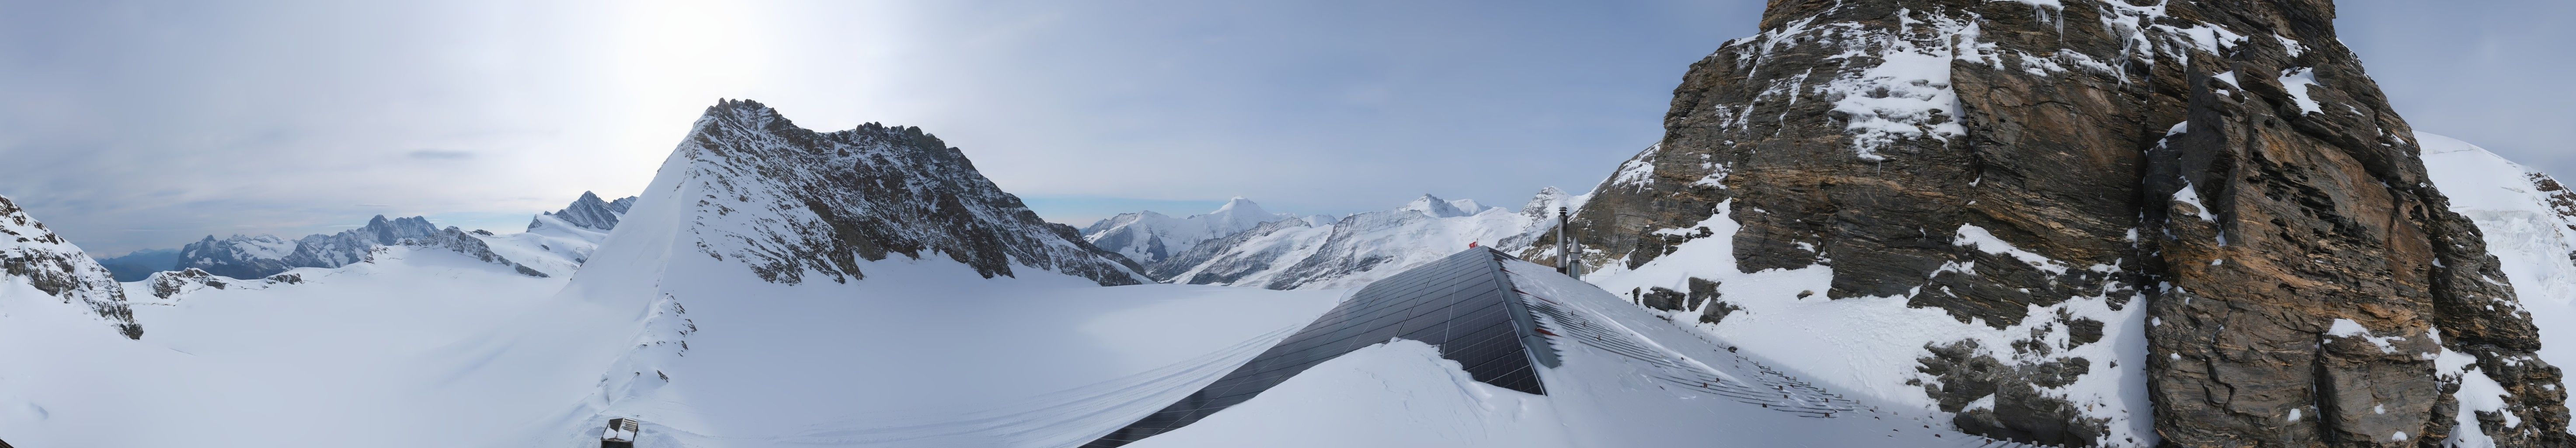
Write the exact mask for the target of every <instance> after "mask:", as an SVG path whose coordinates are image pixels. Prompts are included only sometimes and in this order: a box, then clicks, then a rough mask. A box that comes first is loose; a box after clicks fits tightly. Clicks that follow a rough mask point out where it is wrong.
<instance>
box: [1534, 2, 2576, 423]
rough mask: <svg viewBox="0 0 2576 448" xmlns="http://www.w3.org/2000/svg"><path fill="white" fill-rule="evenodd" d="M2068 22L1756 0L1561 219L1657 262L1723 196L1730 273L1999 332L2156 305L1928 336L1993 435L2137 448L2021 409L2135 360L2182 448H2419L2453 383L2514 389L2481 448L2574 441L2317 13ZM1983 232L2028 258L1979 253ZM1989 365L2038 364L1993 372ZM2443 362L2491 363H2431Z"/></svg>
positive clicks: (2480, 261)
mask: <svg viewBox="0 0 2576 448" xmlns="http://www.w3.org/2000/svg"><path fill="white" fill-rule="evenodd" d="M2060 3H2061V2H2057V1H2032V2H2021V1H1986V0H1874V1H1825V0H1773V1H1771V2H1770V8H1769V11H1768V12H1767V13H1766V15H1765V17H1764V18H1763V21H1762V24H1761V27H1762V29H1763V32H1762V34H1761V35H1758V36H1755V37H1751V38H1746V39H1739V40H1735V41H1731V42H1729V43H1727V44H1726V45H1725V46H1724V47H1723V48H1721V49H1719V50H1718V51H1717V52H1716V53H1714V54H1711V55H1710V56H1708V57H1707V58H1706V59H1704V60H1702V61H1700V62H1698V63H1696V64H1693V65H1692V67H1691V69H1690V72H1689V74H1688V75H1686V77H1685V78H1684V80H1683V83H1682V85H1681V86H1680V87H1678V88H1676V89H1675V90H1674V100H1673V104H1672V109H1671V111H1670V112H1669V113H1668V114H1667V115H1666V117H1665V128H1666V134H1665V136H1664V138H1663V140H1662V141H1661V142H1660V143H1659V144H1657V145H1656V146H1654V147H1652V148H1649V149H1648V150H1646V151H1645V152H1643V153H1640V154H1638V155H1637V156H1636V157H1635V158H1633V159H1631V160H1630V161H1629V162H1628V163H1627V164H1624V165H1623V166H1621V167H1620V169H1619V171H1618V172H1617V173H1615V174H1614V175H1613V176H1612V177H1611V178H1610V180H1609V181H1607V182H1605V183H1604V184H1603V185H1601V187H1600V188H1598V189H1596V190H1595V193H1594V197H1593V198H1592V199H1591V201H1590V202H1589V203H1588V204H1587V205H1586V206H1585V207H1584V208H1583V209H1582V210H1581V212H1580V213H1579V215H1578V216H1577V223H1576V225H1575V226H1573V228H1574V230H1575V231H1576V232H1577V234H1578V235H1581V236H1582V237H1583V238H1584V239H1583V240H1582V242H1583V243H1584V245H1585V246H1586V248H1587V251H1586V254H1587V256H1586V257H1585V258H1586V260H1587V261H1588V263H1589V264H1594V265H1614V266H1624V267H1628V268H1634V267H1637V266H1641V265H1644V264H1646V263H1648V262H1650V261H1652V260H1655V259H1656V258H1658V257H1661V256H1664V255H1666V254H1669V253H1670V251H1671V250H1673V248H1674V247H1676V246H1678V245H1680V244H1682V243H1684V242H1686V241H1688V240H1690V239H1692V238H1694V237H1697V236H1699V235H1695V234H1694V232H1690V231H1688V229H1690V228H1691V227H1694V226H1695V224H1696V223H1699V222H1701V221H1703V220H1706V219H1708V218H1710V217H1711V215H1712V213H1711V210H1713V209H1716V208H1718V207H1725V210H1723V211H1724V212H1725V213H1726V214H1728V215H1730V216H1731V217H1732V219H1733V220H1734V221H1735V222H1736V223H1737V224H1740V225H1741V226H1742V228H1741V231H1739V232H1737V233H1735V234H1734V235H1731V236H1730V235H1716V236H1717V237H1731V238H1732V242H1733V246H1732V247H1733V250H1734V251H1735V253H1734V256H1735V259H1736V261H1737V264H1738V266H1737V268H1738V269H1739V270H1741V271H1742V272H1746V273H1751V272H1756V271H1760V270H1765V269H1797V268H1804V267H1808V266H1812V265H1820V264H1821V265H1829V266H1831V268H1832V286H1831V288H1830V289H1828V290H1826V291H1822V293H1823V294H1824V295H1825V296H1826V297H1828V298H1833V299H1847V298H1855V297H1902V298H1904V299H1905V300H1906V301H1907V302H1908V303H1909V306H1912V307H1917V308H1937V309H1940V310H1943V311H1945V312H1947V313H1948V314H1950V315H1951V316H1953V317H1955V318H1957V319H1959V320H1960V321H1961V322H1970V321H1979V322H1984V323H1986V324H1987V325H1991V326H1993V327H1994V328H1997V329H2002V328H2006V327H2007V326H2014V325H2023V324H2024V322H2025V321H2027V320H2031V319H2051V318H2052V317H2053V316H2044V315H2043V316H2032V315H2028V314H2029V312H2028V310H2031V309H2034V307H2047V306H2051V305H2054V304H2057V303H2061V302H2065V301H2068V300H2074V299H2088V300H2104V301H2107V303H2109V304H2110V306H2111V307H2113V308H2114V309H2120V308H2123V307H2127V306H2141V305H2142V304H2140V303H2137V302H2138V301H2139V300H2140V299H2143V301H2144V302H2145V303H2144V304H2143V305H2144V306H2147V307H2149V308H2148V315H2149V316H2150V317H2151V318H2152V319H2153V320H2154V321H2155V322H2157V323H2156V324H2153V325H2150V326H2149V327H2148V329H2147V331H2146V336H2145V337H2146V338H2147V344H2148V346H2149V347H2150V351H2149V353H2148V359H2143V360H2110V359H2083V358H2066V357H2055V356H2052V355H2049V354H2048V353H2050V352H2049V351H2048V350H2049V347H2048V346H2047V345H2044V344H2043V345H2034V346H2020V347H2014V348H2009V349H2006V348H2000V347H1984V348H1982V349H1976V348H1975V347H1970V346H1953V345H1938V344H1936V345H1935V346H1930V347H1926V349H1927V351H1928V352H1929V353H1931V354H1930V355H1928V356H1926V357H1925V359H1924V360H1923V364H1922V366H1921V370H1922V371H1923V372H1924V373H1925V374H1926V375H1927V377H1929V378H1932V380H1931V381H1929V382H1927V383H1926V384H1924V386H1925V388H1926V391H1927V394H1930V395H1931V396H1932V398H1934V399H1935V400H1936V401H1939V402H1941V403H1942V406H1941V407H1942V408H1943V410H1944V411H1950V412H1956V413H1957V414H1956V415H1957V417H1958V418H1957V419H1956V420H1955V421H1956V423H1957V424H1958V426H1960V428H1962V429H1964V430H1968V431H1971V432H1974V433H1978V434H1983V435H1988V436H1993V437H1998V438H2006V439H2013V440H2019V441H2024V442H2035V443H2048V444H2068V445H2135V444H2142V443H2146V442H2145V441H2141V440H2134V439H2133V440H2116V439H2111V438H2106V437H2100V435H2101V434H2103V432H2102V431H2100V428H2102V427H2104V426H2103V425H2105V424H2107V423H2106V422H2104V421H2098V420H2094V419H2088V418H2085V417H2082V416H2080V415H2077V414H2074V413H2070V412H2067V411H2068V406H2067V404H2066V403H2062V402H2058V401H2055V399H2054V398H2051V397H2050V396H2048V394H2040V393H2029V391H2024V390H2016V389H2015V388H2028V387H2030V385H2034V384H2040V385H2044V384H2049V383H2051V382H2053V381H2058V380H2059V379H2062V378H2066V377H2067V372H2068V371H2070V370H2071V369H2078V368H2079V367H2078V366H2090V367H2082V368H2099V367H2101V366H2103V365H2105V364H2110V363H2117V362H2143V363H2145V366H2146V368H2147V374H2148V376H2149V381H2148V384H2147V386H2146V387H2148V388H2149V392H2150V393H2149V396H2150V400H2151V401H2152V402H2153V404H2154V408H2155V412H2156V419H2155V422H2154V425H2155V429H2156V432H2157V433H2159V434H2160V435H2161V436H2162V437H2163V442H2164V443H2166V444H2169V445H2174V446H2249V447H2250V446H2263V447H2276V446H2278V447H2291V446H2296V447H2306V446H2434V445H2438V444H2440V443H2443V441H2445V440H2448V439H2449V438H2452V437H2455V436H2457V435H2456V434H2451V431H2452V429H2453V427H2454V426H2455V425H2454V424H2453V422H2452V420H2451V418H2452V415H2454V414H2453V413H2454V412H2458V410H2457V409H2458V407H2459V405H2458V403H2457V402H2456V400H2454V399H2452V398H2451V396H2450V394H2452V393H2455V392H2456V391H2458V390H2459V388H2460V385H2461V383H2462V381H2466V380H2470V379H2464V378H2463V375H2482V376H2483V377H2484V378H2482V379H2476V380H2492V381H2494V382H2495V383H2498V384H2501V385H2502V387H2503V388H2504V389H2505V390H2506V391H2508V392H2509V393H2511V394H2512V395H2511V396H2512V397H2515V398H2514V399H2513V402H2512V403H2511V404H2510V406H2508V409H2505V410H2504V411H2505V412H2510V413H2512V414H2513V415H2515V416H2518V418H2519V419H2520V420H2521V421H2520V424H2519V425H2518V426H2514V427H2506V426H2505V425H2503V424H2501V423H2496V424H2488V425H2484V426H2483V427H2482V428H2480V429H2478V430H2479V431H2481V432H2484V433H2486V434H2487V435H2488V436H2491V437H2493V438H2495V439H2496V440H2497V441H2498V442H2499V444H2501V445H2503V446H2565V445H2567V444H2568V443H2571V440H2570V439H2569V438H2568V435H2567V433H2566V432H2565V428H2566V427H2567V421H2568V420H2567V419H2568V414H2567V411H2566V408H2565V407H2564V406H2563V405H2562V404H2561V402H2562V401H2563V398H2564V393H2563V392H2562V389H2561V387H2560V385H2559V381H2560V379H2559V371H2558V369H2557V368H2555V367H2551V366H2548V365H2546V364H2545V363H2542V362H2540V361H2539V360H2538V359H2537V358H2536V357H2534V356H2533V353H2534V352H2535V351H2536V350H2537V349H2538V348H2539V342H2538V338H2537V335H2536V333H2535V331H2534V329H2533V327H2532V325H2531V323H2530V319H2529V317H2528V316H2527V315H2526V314H2523V313H2522V311H2520V307H2519V306H2516V305H2515V300H2516V299H2515V296H2514V293H2513V291H2512V290H2511V289H2510V287H2509V286H2507V285H2504V284H2502V283H2500V282H2499V281H2496V280H2495V279H2502V278H2503V277H2504V275H2503V274H2502V273H2501V272H2498V270H2497V262H2496V261H2494V259H2493V258H2491V257H2489V256H2487V255H2486V251H2485V248H2484V247H2483V243H2482V242H2481V240H2480V238H2479V235H2478V233H2477V230H2476V228H2475V227H2473V226H2472V225H2471V224H2470V223H2469V221H2468V220H2466V219H2464V218H2461V217H2460V216H2459V215H2457V214H2454V213H2452V212H2450V211H2448V210H2449V209H2448V207H2446V203H2447V199H2445V198H2444V197H2443V195H2442V193H2441V192H2439V191H2435V190H2434V189H2433V188H2431V186H2430V185H2429V183H2427V181H2426V180H2425V174H2424V168H2423V166H2422V163H2421V161H2420V160H2418V159H2417V158H2416V157H2417V156H2416V154H2417V149H2416V143H2415V142H2413V141H2410V140H2409V139H2408V138H2406V137H2405V136H2408V135H2412V134H2411V132H2410V131H2409V128H2408V127H2407V125H2406V123H2405V121H2404V120H2403V119H2401V118H2399V117H2398V115H2397V114H2396V113H2394V111H2392V110H2391V109H2390V107H2389V105H2388V104H2387V100H2386V99H2385V97H2384V96H2383V95H2382V94H2381V93H2380V92H2379V90H2378V88H2377V86H2376V85H2375V84H2374V82H2373V81H2372V80H2371V79H2370V78H2369V77H2368V76H2366V75H2364V74H2363V72H2362V68H2361V65H2360V63H2359V61H2358V60H2357V59H2356V58H2355V57H2354V55H2353V54H2352V53H2351V51H2350V50H2348V49H2346V48H2344V47H2343V45H2342V44H2340V43H2339V42H2338V41H2337V40H2336V39H2335V31H2334V28H2333V17H2334V10H2333V5H2332V4H2330V3H2329V2H2327V1H2324V0H2281V1H2250V0H2199V1H2187V0H2174V1H2169V2H2160V4H2158V5H2152V6H2137V5H2133V4H2131V3H2129V2H2126V1H2123V0H2066V1H2064V2H2062V5H2061V4H2060ZM2186 123H2187V124H2186ZM1989 239H1991V240H1998V241H2000V242H2001V243H1999V244H2008V245H2010V246H2011V247H2013V248H2014V249H2013V250H1995V249H1992V248H1987V247H1985V246H1982V245H1980V244H1972V243H1974V242H1978V241H1987V240H1989ZM1553 244H1555V242H1554V241H1543V242H1542V245H1553ZM1533 250H1545V249H1544V248H1541V249H1533ZM2022 254H2028V256H2027V257H2024V256H2022ZM2085 266H2093V267H2094V268H2092V269H2084V268H2081V267H2085ZM2070 267H2073V268H2074V269H2069V268H2070ZM1680 280H1682V279H1672V282H1671V284H1679V283H1680ZM1666 293H1668V294H1666ZM1659 294H1666V295H1659V296H1657V298H1656V302H1655V304H1657V305H1676V304H1677V303H1674V302H1677V301H1680V300H1683V299H1684V298H1686V297H1687V296H1686V294H1685V293H1682V292H1679V291H1665V292H1661V293H1659ZM1638 295H1639V296H1640V297H1641V299H1642V296H1644V295H1645V294H1644V291H1639V294H1638ZM1718 320H1719V319H1708V321H1712V322H1714V321H1718ZM2345 321H2349V322H2350V323H2352V324H2357V325H2358V326H2359V328H2362V329H2364V330H2365V331H2362V332H2359V333H2356V332H2354V331H2350V330H2349V329H2348V328H2347V329H2346V330H2345V331H2337V328H2339V327H2338V324H2341V323H2344V322H2345ZM1718 325H1724V324H1723V323H1719V324H1718ZM2052 326H2053V327H2056V328H2062V329H2063V330H2062V331H2069V332H2075V333H2081V332H2083V331H2084V329H2085V328H2087V327H2089V328H2090V329H2091V332H2092V335H2091V336H2090V339H2092V341H2087V342H2085V343H2102V342H2099V341H2101V339H2102V338H2103V337H2104V336H2102V335H2101V331H2102V327H2101V325H2100V322H2099V321H2093V322H2092V323H2090V324H2084V323H2083V322H2082V321H2080V320H2072V319H2070V320H2066V321H2065V322H2062V323H2054V324H2053V325H2052ZM2052 331H2057V330H2052ZM2076 339H2078V340H2081V339H2085V338H2076ZM2033 342H2036V340H2034V341H2033ZM2016 345H2022V344H2019V343H2017V344H2016ZM2383 347H2385V348H2383ZM2063 348H2064V347H2058V349H2061V350H2062V349H2063ZM2004 350H2011V351H2012V352H2011V353H2020V354H2021V355H2018V356H2012V357H2009V358H1997V357H1995V356H1992V355H1985V354H1981V353H1998V352H2002V351H2004ZM2442 356H2469V357H2474V358H2475V362H2474V365H2475V368H2473V369H2470V370H2466V371H2464V372H2463V371H2437V366H2436V362H2435V359H2436V358H2438V357H2442ZM1985 396H1992V397H1994V399H1995V403H1994V405H1993V407H1992V408H1991V409H1987V408H1978V409H1974V410H1971V409H1969V408H1967V407H1965V406H1964V403H1959V401H1960V400H1962V399H1963V398H1962V397H1965V399H1974V398H1977V397H1985ZM2479 418H2481V419H2489V420H2495V421H2499V422H2500V421H2501V419H2498V418H2495V417H2494V416H2491V415H2488V414H2480V415H2479Z"/></svg>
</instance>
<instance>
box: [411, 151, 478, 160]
mask: <svg viewBox="0 0 2576 448" xmlns="http://www.w3.org/2000/svg"><path fill="white" fill-rule="evenodd" d="M403 155H405V156H409V157H411V158H414V159H427V160H464V159H471V158H474V153H471V152H465V151H457V150H449V149H422V150H415V151H412V152H410V153H406V154H403Z"/></svg>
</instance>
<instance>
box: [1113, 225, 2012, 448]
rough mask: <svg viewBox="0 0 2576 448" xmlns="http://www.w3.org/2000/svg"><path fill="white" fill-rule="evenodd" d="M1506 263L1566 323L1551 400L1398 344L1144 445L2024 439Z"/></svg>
mask: <svg viewBox="0 0 2576 448" xmlns="http://www.w3.org/2000/svg"><path fill="white" fill-rule="evenodd" d="M1505 270H1506V271H1507V272H1508V273H1509V274H1510V276H1511V281H1512V283H1513V286H1514V288H1515V289H1517V290H1518V291H1520V292H1521V293H1522V298H1523V300H1524V301H1525V302H1526V303H1530V304H1531V305H1532V306H1534V307H1538V308H1542V309H1547V310H1550V311H1546V312H1543V313H1541V316H1542V318H1541V326H1542V327H1543V328H1553V329H1555V330H1553V331H1554V332H1556V333H1557V335H1554V336H1551V337H1550V341H1551V342H1552V344H1553V345H1554V348H1555V350H1557V351H1558V353H1559V356H1560V359H1561V360H1562V363H1561V365H1560V366H1559V367H1555V368H1546V367H1541V371H1540V377H1541V378H1542V381H1544V382H1545V384H1546V390H1547V391H1548V393H1547V395H1531V394H1526V393H1521V392H1516V391H1512V390H1509V389H1504V388H1500V387H1495V386H1493V385H1489V384H1485V383H1482V382H1477V381H1475V380H1473V379H1471V378H1470V377H1469V375H1468V374H1467V373H1466V372H1465V371H1464V370H1462V369H1460V367H1459V365H1458V363H1457V362H1456V361H1450V360H1447V359H1444V358H1441V357H1440V354H1439V353H1438V352H1437V348H1435V347H1432V346H1430V345H1426V344H1423V343H1420V342H1415V341H1408V340H1401V339H1398V340H1392V341H1389V342H1387V343H1384V344H1379V345H1375V346H1371V347H1368V348H1364V349H1360V350H1358V351H1354V352H1351V353H1349V354H1345V355H1342V356H1341V357H1339V358H1335V359H1333V360H1331V361H1326V362H1324V363H1323V364H1321V365H1317V366H1316V367H1315V368H1313V369H1309V370H1307V371H1305V373H1302V374H1299V375H1298V376H1296V377H1294V378H1290V379H1289V380H1288V381H1287V382H1285V383H1282V384H1280V385H1279V386H1277V387H1274V388H1272V389H1270V390H1269V391H1266V392H1263V393H1262V394H1261V395H1259V396H1256V397H1254V398H1253V399H1252V400H1250V401H1247V402H1244V403H1243V404H1239V405H1236V406H1234V407H1231V408H1227V409H1226V410H1225V411H1222V412H1218V413H1217V414H1215V415H1213V416H1210V417H1208V418H1207V419H1205V420H1200V421H1199V422H1198V423H1196V424H1192V425H1190V426H1188V427H1183V428H1181V429H1180V430H1177V431H1173V432H1170V433H1165V434H1163V435H1159V436H1155V437H1152V438H1148V439H1145V440H1143V441H1140V442H1137V443H1135V444H1133V445H1129V446H1131V447H1139V448H1176V447H1206V446H1224V447H1311V446H1336V447H1603V448H1610V447H1640V446H1817V447H1861V446H1869V447H1972V446H2016V445H2010V444H2003V443H2001V442H1997V441H1994V440H1990V439H1985V438H1981V437H1976V436H1970V435H1966V434H1962V433H1958V432H1955V431H1951V430H1949V429H1947V428H1948V425H1947V424H1946V420H1944V417H1937V416H1933V415H1931V413H1929V412H1913V411H1907V410H1880V409H1878V408H1877V407H1875V406H1870V405H1868V404H1867V403H1866V402H1857V403H1856V402H1853V401H1850V400H1847V399H1843V398H1842V397H1840V396H1838V395H1835V394H1833V393H1831V392H1828V391H1825V390H1821V389H1817V388H1814V387H1810V386H1808V385H1806V384H1805V383H1803V382H1800V381H1799V380H1797V379H1796V378H1795V377H1794V373H1791V371H1788V370H1785V369H1777V368H1774V367H1771V365H1772V364H1769V363H1766V362H1764V361H1761V360H1759V359H1757V358H1755V357H1751V356H1746V355H1741V354H1736V353H1730V352H1729V351H1728V350H1727V349H1726V348H1725V345H1724V343H1723V342H1722V340H1718V339H1710V338H1704V337H1702V336H1698V335H1693V334H1690V333H1688V332H1686V331H1684V330H1681V329H1679V328H1676V327H1674V326H1672V325H1671V324H1669V323H1665V322H1663V321H1662V319H1661V318H1659V317H1656V316H1654V315H1651V314H1649V313H1648V312H1647V311H1646V310H1645V309H1643V308H1640V307H1638V306H1636V305H1633V304H1629V303H1627V302H1626V301H1625V300H1622V299H1620V298H1618V297H1616V296H1613V295H1611V294H1609V293H1607V292H1603V291H1601V290H1600V289H1598V288H1595V287H1593V286H1591V285H1588V284H1584V283H1583V282H1580V281H1577V280H1574V279H1572V278H1568V277H1564V276H1562V275H1557V274H1555V273H1554V272H1553V271H1551V270H1550V269H1549V268H1547V267H1545V266H1539V265H1536V264H1530V263H1527V262H1520V261H1508V262H1506V264H1505ZM1595 341H1598V342H1595ZM1703 385H1705V386H1703ZM1818 410H1821V411H1822V412H1818ZM1825 415H1830V417H1825Z"/></svg>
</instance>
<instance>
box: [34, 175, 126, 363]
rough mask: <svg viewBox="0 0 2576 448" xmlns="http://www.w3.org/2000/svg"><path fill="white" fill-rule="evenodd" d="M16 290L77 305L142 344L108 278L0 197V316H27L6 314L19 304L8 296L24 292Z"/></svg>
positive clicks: (122, 292)
mask: <svg viewBox="0 0 2576 448" xmlns="http://www.w3.org/2000/svg"><path fill="white" fill-rule="evenodd" d="M17 285H26V286H29V287H32V289H33V290H34V291H35V292H39V293H43V294H44V295H47V296H52V297H53V298H57V299H60V300H61V302H62V303H66V304H68V303H74V302H78V303H79V304H80V305H82V306H85V307H87V308H88V309H89V310H88V311H89V312H90V313H92V314H96V315H97V316H98V318H99V319H101V320H105V321H107V324H108V325H109V326H111V327H114V328H116V331H117V333H119V334H123V335H125V337H126V338H129V339H142V338H143V326H142V325H140V324H136V323H135V322H134V311H133V309H132V308H130V307H128V306H127V305H126V303H125V288H124V287H123V286H120V285H118V284H117V283H116V278H115V275H114V274H110V273H109V272H107V268H106V267H102V266H99V265H98V262H97V261H95V260H91V259H90V258H89V253H88V252H82V251H81V249H80V247H79V246H74V245H72V243H71V242H70V241H65V240H63V237H62V236H60V235H55V234H54V232H53V231H52V230H48V229H46V228H45V224H44V223H41V222H37V221H36V220H35V218H30V217H28V216H27V211H26V210H24V209H20V208H18V204H17V203H15V202H11V201H10V200H9V198H7V197H0V298H8V299H10V300H6V301H0V312H28V311H21V310H9V309H8V308H17V306H13V305H16V303H17V302H18V301H19V300H21V299H19V298H17V297H9V296H14V295H16V294H20V293H23V292H25V290H21V289H19V288H18V287H17Z"/></svg>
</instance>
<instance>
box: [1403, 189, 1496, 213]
mask: <svg viewBox="0 0 2576 448" xmlns="http://www.w3.org/2000/svg"><path fill="white" fill-rule="evenodd" d="M1396 210H1412V211H1417V212H1422V214H1424V215H1429V216H1431V217H1433V218H1455V217H1460V216H1468V215H1474V214H1477V213H1483V212H1484V211H1485V206H1484V205H1483V204H1477V203H1476V200H1474V199H1457V200H1443V199H1440V197H1439V196H1432V195H1431V194H1429V193H1424V194H1423V195H1422V197H1419V198H1414V199H1413V202H1409V203H1405V204H1404V208H1399V209H1396Z"/></svg>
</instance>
